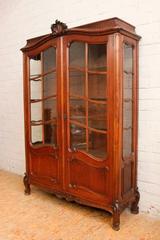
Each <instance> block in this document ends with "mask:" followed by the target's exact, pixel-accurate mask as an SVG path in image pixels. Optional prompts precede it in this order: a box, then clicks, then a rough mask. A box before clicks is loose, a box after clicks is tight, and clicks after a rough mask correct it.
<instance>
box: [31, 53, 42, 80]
mask: <svg viewBox="0 0 160 240" xmlns="http://www.w3.org/2000/svg"><path fill="white" fill-rule="evenodd" d="M40 74H41V55H40V54H38V55H36V56H34V57H32V58H30V79H32V78H36V77H38V76H39V75H40Z"/></svg>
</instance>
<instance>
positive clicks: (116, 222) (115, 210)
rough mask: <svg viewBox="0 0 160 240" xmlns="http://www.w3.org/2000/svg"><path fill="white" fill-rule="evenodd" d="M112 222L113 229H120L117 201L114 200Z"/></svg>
mask: <svg viewBox="0 0 160 240" xmlns="http://www.w3.org/2000/svg"><path fill="white" fill-rule="evenodd" d="M112 217H113V222H112V228H113V229H114V230H115V231H118V230H119V229H120V209H119V202H118V201H116V202H115V203H114V204H113V216H112Z"/></svg>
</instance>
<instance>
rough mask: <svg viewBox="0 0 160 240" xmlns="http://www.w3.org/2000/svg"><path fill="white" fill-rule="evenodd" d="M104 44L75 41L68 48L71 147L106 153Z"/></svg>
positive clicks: (102, 156) (99, 155) (99, 156)
mask: <svg viewBox="0 0 160 240" xmlns="http://www.w3.org/2000/svg"><path fill="white" fill-rule="evenodd" d="M106 71H107V69H106V44H88V43H84V42H74V43H72V44H71V47H70V49H69V124H70V148H71V149H72V150H79V151H83V152H85V153H87V154H89V155H92V156H93V157H96V158H97V159H98V160H104V159H106V156H107V91H106V89H107V86H106V83H107V81H106V78H107V75H106Z"/></svg>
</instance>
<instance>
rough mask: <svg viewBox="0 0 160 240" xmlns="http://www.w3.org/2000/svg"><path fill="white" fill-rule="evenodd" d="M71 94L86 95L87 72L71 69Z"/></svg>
mask: <svg viewBox="0 0 160 240" xmlns="http://www.w3.org/2000/svg"><path fill="white" fill-rule="evenodd" d="M69 80H70V84H69V86H70V94H71V95H72V94H74V95H78V96H84V93H85V74H84V73H83V72H80V71H70V74H69Z"/></svg>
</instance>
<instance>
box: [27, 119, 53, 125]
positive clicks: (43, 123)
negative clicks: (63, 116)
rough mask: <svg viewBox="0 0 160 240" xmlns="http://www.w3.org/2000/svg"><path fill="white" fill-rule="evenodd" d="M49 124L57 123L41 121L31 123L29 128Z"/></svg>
mask: <svg viewBox="0 0 160 240" xmlns="http://www.w3.org/2000/svg"><path fill="white" fill-rule="evenodd" d="M49 123H52V124H54V125H55V124H56V123H57V120H56V119H51V120H48V121H42V120H37V121H31V126H39V125H45V124H49Z"/></svg>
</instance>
